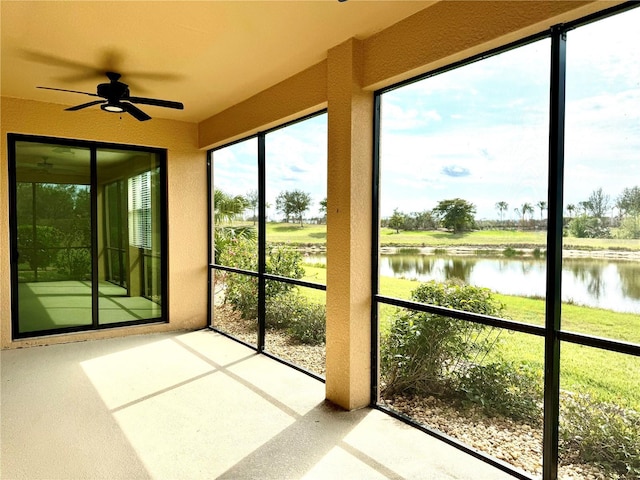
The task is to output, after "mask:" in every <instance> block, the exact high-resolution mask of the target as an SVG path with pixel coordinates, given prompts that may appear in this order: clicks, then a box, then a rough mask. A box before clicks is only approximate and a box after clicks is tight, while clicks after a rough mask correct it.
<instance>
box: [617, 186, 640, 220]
mask: <svg viewBox="0 0 640 480" xmlns="http://www.w3.org/2000/svg"><path fill="white" fill-rule="evenodd" d="M616 206H617V207H618V208H619V209H620V211H621V212H622V214H623V215H632V216H638V215H640V187H637V186H636V187H632V188H625V189H624V190H623V191H622V193H621V194H620V196H619V197H618V200H617V202H616Z"/></svg>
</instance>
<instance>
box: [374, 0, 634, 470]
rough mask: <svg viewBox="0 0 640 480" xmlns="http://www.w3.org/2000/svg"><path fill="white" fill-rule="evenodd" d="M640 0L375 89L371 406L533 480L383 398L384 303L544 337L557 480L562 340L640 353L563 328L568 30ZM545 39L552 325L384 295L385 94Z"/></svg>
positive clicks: (547, 432)
mask: <svg viewBox="0 0 640 480" xmlns="http://www.w3.org/2000/svg"><path fill="white" fill-rule="evenodd" d="M639 5H640V2H635V1H634V2H627V3H624V4H622V5H619V6H616V7H613V8H610V9H607V10H604V11H602V12H598V13H595V14H592V15H589V16H587V17H585V18H582V19H579V20H576V21H574V22H570V23H566V24H562V25H557V26H554V27H552V28H551V29H550V30H549V31H547V32H541V33H539V34H537V35H534V36H531V37H528V38H526V39H523V40H520V41H518V42H515V43H512V44H510V45H507V46H505V47H501V48H497V49H493V50H491V51H489V52H486V53H483V54H481V55H476V56H474V57H471V58H469V59H466V60H463V61H460V62H456V63H454V64H451V65H448V66H446V67H443V68H440V69H437V70H434V71H433V72H429V73H428V74H425V75H421V76H419V77H416V78H413V79H410V80H408V81H404V82H401V83H398V84H396V85H392V86H390V87H386V88H384V89H381V90H378V91H376V92H375V100H374V158H373V162H374V168H373V197H372V204H373V210H374V211H373V220H372V232H373V235H372V256H371V264H372V279H371V289H372V307H371V312H372V315H371V317H372V324H371V331H372V343H371V352H372V368H371V371H372V374H371V385H372V388H371V406H372V407H373V408H377V409H379V410H382V411H385V412H386V413H388V414H390V415H392V416H394V417H396V418H398V419H400V420H402V421H404V422H406V423H408V424H410V425H412V426H414V427H416V428H418V429H420V430H422V431H423V432H425V433H428V434H429V435H432V436H434V437H437V438H439V439H441V440H443V441H445V442H446V443H448V444H450V445H453V446H455V447H457V448H459V449H460V450H463V451H465V452H467V453H469V454H471V455H473V456H474V457H477V458H479V459H481V460H483V461H485V462H487V463H489V464H491V465H493V466H495V467H497V468H499V469H500V470H503V471H505V472H507V473H509V474H511V475H513V476H514V477H516V478H520V479H523V480H531V478H532V477H531V476H530V475H528V474H526V473H524V472H522V471H519V470H516V469H515V468H514V467H513V466H512V465H510V464H508V463H505V462H503V461H500V460H498V459H496V458H493V457H491V456H489V455H487V454H486V453H484V452H481V451H478V450H476V449H474V448H471V447H469V446H468V445H465V444H463V443H462V442H460V441H458V440H456V439H454V438H452V437H449V436H448V435H445V434H443V433H442V432H439V431H437V430H434V429H431V428H429V427H426V426H424V425H420V424H418V423H417V422H415V421H414V420H413V419H411V418H410V417H407V416H405V415H402V414H400V413H398V412H395V411H393V410H391V409H389V408H388V407H386V406H384V405H380V404H379V403H378V399H379V388H378V387H379V385H378V382H379V378H378V377H379V367H378V349H379V338H378V337H379V333H378V305H379V304H386V305H395V306H398V307H403V308H409V309H412V310H416V311H420V312H429V313H436V314H439V315H446V316H449V317H452V318H455V319H459V320H464V321H470V322H475V323H480V324H483V325H489V326H493V327H498V328H504V329H507V330H510V331H517V332H522V333H527V334H530V335H535V336H538V337H544V341H545V368H544V419H543V424H544V427H543V428H544V430H543V445H542V446H543V472H542V473H543V478H544V479H545V480H555V479H556V478H557V475H558V418H559V410H560V388H559V384H560V344H561V343H562V342H567V343H573V344H578V345H585V346H590V347H593V348H598V349H602V350H607V351H611V352H616V353H622V354H627V355H633V356H637V357H638V356H640V345H638V344H634V343H629V342H624V341H619V340H615V339H609V338H601V337H596V336H592V335H587V334H580V333H574V332H569V331H565V330H562V328H561V324H560V319H561V267H562V227H563V224H562V222H563V190H564V187H563V175H564V116H565V74H566V34H567V32H568V31H569V30H572V29H574V28H576V27H579V26H582V25H585V24H588V23H591V22H593V21H596V20H601V19H603V18H605V17H608V16H611V15H614V14H616V13H620V12H622V11H625V10H629V9H632V8H635V7H637V6H639ZM542 38H551V52H550V57H551V76H550V77H551V78H550V89H551V95H550V122H549V173H548V198H547V200H548V206H549V209H548V212H549V225H548V229H547V296H546V305H545V318H546V323H545V326H544V327H541V326H537V325H531V324H526V323H519V322H514V321H510V320H504V319H500V318H494V317H489V316H486V315H477V314H471V313H468V312H461V311H457V310H451V309H448V308H442V307H437V306H434V305H424V304H420V303H417V302H412V301H407V300H400V299H397V298H392V297H387V296H384V295H380V293H379V280H378V249H379V234H378V231H379V224H380V211H379V196H380V193H379V190H380V185H379V183H380V173H379V171H380V121H381V119H380V106H381V96H382V94H384V93H386V92H389V91H391V90H394V89H396V88H400V87H403V86H405V85H408V84H410V83H414V82H417V81H420V80H423V79H425V78H428V77H431V76H434V75H437V74H439V73H442V72H445V71H449V70H453V69H456V68H458V67H461V66H463V65H467V64H469V63H472V62H475V61H479V60H482V59H484V58H487V57H490V56H492V55H495V54H497V53H502V52H504V51H506V50H510V49H514V48H517V47H519V46H522V45H525V44H528V43H531V42H534V41H536V40H539V39H542Z"/></svg>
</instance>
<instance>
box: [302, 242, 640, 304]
mask: <svg viewBox="0 0 640 480" xmlns="http://www.w3.org/2000/svg"><path fill="white" fill-rule="evenodd" d="M305 261H308V262H324V261H325V256H324V255H321V254H320V255H316V254H313V255H309V256H307V257H306V259H305ZM380 275H382V276H387V277H396V278H406V279H415V280H420V281H429V280H436V281H444V280H449V279H452V278H458V279H460V280H462V281H464V282H465V283H467V284H470V285H476V286H481V287H487V288H490V289H491V290H493V291H496V292H499V293H503V294H506V295H517V296H523V297H540V298H544V297H545V282H546V260H545V259H544V258H533V257H530V256H527V257H504V256H497V255H496V256H484V255H481V256H475V255H448V254H418V253H416V254H414V253H411V254H407V253H392V254H382V255H381V256H380ZM382 293H384V292H382ZM562 300H563V301H564V302H571V303H574V304H576V305H585V306H590V307H598V308H604V309H607V310H614V311H618V312H630V313H638V314H640V262H637V261H630V260H609V259H593V258H565V259H564V260H563V265H562Z"/></svg>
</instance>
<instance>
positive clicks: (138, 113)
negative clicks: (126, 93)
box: [119, 102, 151, 122]
mask: <svg viewBox="0 0 640 480" xmlns="http://www.w3.org/2000/svg"><path fill="white" fill-rule="evenodd" d="M119 105H120V106H121V107H122V108H124V110H125V112H128V113H130V114H131V115H133V116H134V117H135V118H136V119H137V120H140V121H141V122H144V121H145V120H150V119H151V117H150V116H149V115H147V114H146V113H144V112H143V111H142V110H140V109H139V108H138V107H136V106H135V105H133V104H132V103H128V102H120V103H119Z"/></svg>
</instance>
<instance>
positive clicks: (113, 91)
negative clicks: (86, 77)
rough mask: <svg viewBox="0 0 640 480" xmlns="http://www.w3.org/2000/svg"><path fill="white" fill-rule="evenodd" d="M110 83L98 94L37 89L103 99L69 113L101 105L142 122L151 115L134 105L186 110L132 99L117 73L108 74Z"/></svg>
mask: <svg viewBox="0 0 640 480" xmlns="http://www.w3.org/2000/svg"><path fill="white" fill-rule="evenodd" d="M106 75H107V78H108V79H109V83H101V84H99V85H98V88H97V93H88V92H79V91H77V90H66V89H63V88H52V87H37V88H42V89H45V90H57V91H59V92H70V93H80V94H82V95H89V96H90V97H101V98H102V99H101V100H94V101H92V102H88V103H83V104H81V105H76V106H74V107H69V108H66V109H65V110H68V111H76V110H81V109H83V108H87V107H92V106H93V105H100V108H101V109H102V110H104V111H106V112H113V113H122V112H127V113H129V114H131V115H132V116H133V117H134V118H136V119H137V120H140V121H141V122H143V121H145V120H149V119H151V117H150V116H149V115H147V114H146V113H144V112H143V111H142V110H140V109H139V108H138V107H136V106H135V105H134V103H139V104H143V105H153V106H156V107H165V108H175V109H178V110H182V109H184V105H183V104H182V103H180V102H172V101H170V100H158V99H155V98H144V97H132V96H131V95H130V94H129V85H127V84H126V83H122V82H120V81H119V80H120V77H121V75H120V74H119V73H115V72H106Z"/></svg>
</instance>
